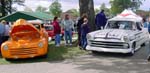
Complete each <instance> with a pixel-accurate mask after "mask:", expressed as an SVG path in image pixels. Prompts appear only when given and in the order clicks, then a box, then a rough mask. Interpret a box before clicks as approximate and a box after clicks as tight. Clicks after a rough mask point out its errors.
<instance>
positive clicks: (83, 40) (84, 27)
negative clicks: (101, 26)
mask: <svg viewBox="0 0 150 73" xmlns="http://www.w3.org/2000/svg"><path fill="white" fill-rule="evenodd" d="M89 32H90V29H89V26H88V19H87V18H84V22H83V24H82V25H81V47H82V48H83V49H85V48H86V46H87V38H86V36H87V34H88V33H89Z"/></svg>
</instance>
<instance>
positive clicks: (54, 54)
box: [0, 41, 87, 64]
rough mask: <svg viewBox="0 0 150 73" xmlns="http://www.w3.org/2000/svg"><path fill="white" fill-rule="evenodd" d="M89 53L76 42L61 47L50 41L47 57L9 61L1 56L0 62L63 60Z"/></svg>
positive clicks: (17, 62)
mask: <svg viewBox="0 0 150 73" xmlns="http://www.w3.org/2000/svg"><path fill="white" fill-rule="evenodd" d="M84 54H87V52H86V51H83V50H80V49H79V48H78V47H77V46H76V45H75V43H74V45H72V46H64V44H62V45H61V46H60V47H55V45H54V42H53V41H52V42H50V43H49V51H48V56H47V58H41V57H38V58H32V59H18V60H10V61H7V60H5V59H4V58H2V57H0V64H19V63H33V62H52V61H61V60H65V59H71V58H74V57H75V56H80V55H84Z"/></svg>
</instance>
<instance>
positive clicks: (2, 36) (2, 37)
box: [0, 23, 5, 46]
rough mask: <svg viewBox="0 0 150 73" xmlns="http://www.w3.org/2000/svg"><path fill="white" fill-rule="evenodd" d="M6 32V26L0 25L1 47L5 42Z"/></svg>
mask: <svg viewBox="0 0 150 73" xmlns="http://www.w3.org/2000/svg"><path fill="white" fill-rule="evenodd" d="M4 32H5V26H4V25H3V24H2V23H0V46H1V44H2V43H3V41H4Z"/></svg>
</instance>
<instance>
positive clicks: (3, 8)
mask: <svg viewBox="0 0 150 73" xmlns="http://www.w3.org/2000/svg"><path fill="white" fill-rule="evenodd" d="M0 2H1V13H2V17H3V16H5V15H6V11H5V0H0Z"/></svg>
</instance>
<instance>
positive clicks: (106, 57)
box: [0, 43, 150, 73]
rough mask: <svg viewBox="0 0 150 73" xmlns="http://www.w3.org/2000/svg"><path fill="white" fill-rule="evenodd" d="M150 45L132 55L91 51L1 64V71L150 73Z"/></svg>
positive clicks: (24, 72) (10, 72)
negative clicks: (71, 56) (61, 58)
mask: <svg viewBox="0 0 150 73" xmlns="http://www.w3.org/2000/svg"><path fill="white" fill-rule="evenodd" d="M148 46H149V45H148V43H147V46H143V47H142V48H141V49H140V50H138V51H137V52H136V53H135V55H134V56H132V57H130V56H127V55H123V54H113V53H99V54H97V55H93V54H91V53H89V54H87V55H84V56H80V57H77V58H74V59H70V60H65V61H58V62H39V63H26V64H11V65H0V73H150V63H149V62H147V61H146V58H147V55H148Z"/></svg>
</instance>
